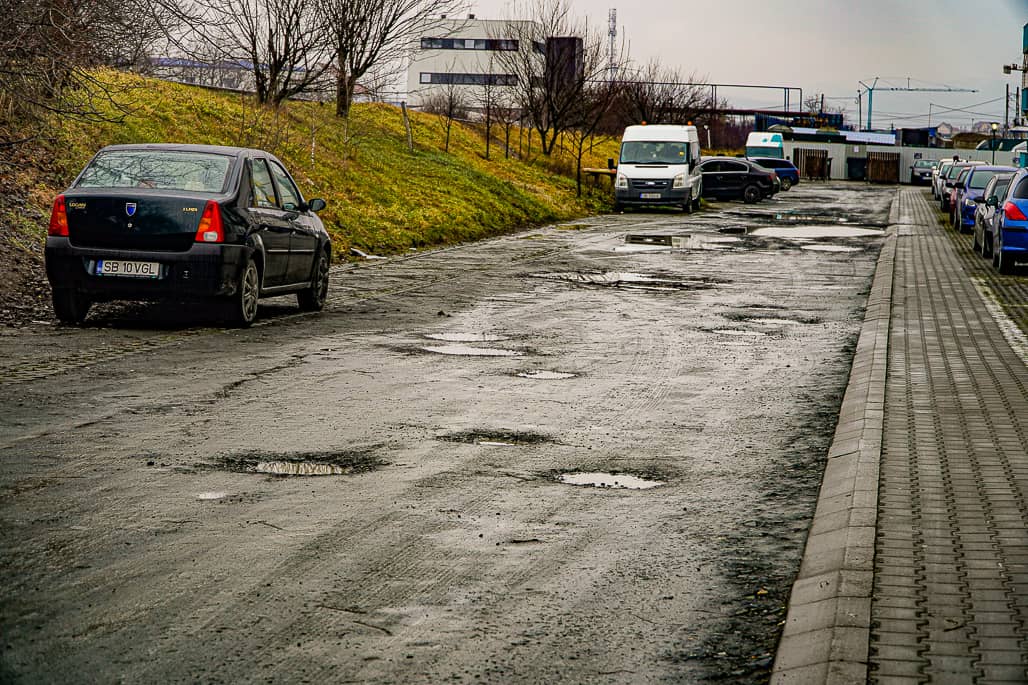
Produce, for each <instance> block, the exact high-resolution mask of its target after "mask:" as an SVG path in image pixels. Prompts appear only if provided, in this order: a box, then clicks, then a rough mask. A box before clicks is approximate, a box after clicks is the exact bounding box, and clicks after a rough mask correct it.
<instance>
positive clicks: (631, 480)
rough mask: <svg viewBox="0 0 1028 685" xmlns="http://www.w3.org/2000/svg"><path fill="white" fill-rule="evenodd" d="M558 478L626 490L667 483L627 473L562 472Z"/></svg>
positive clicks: (642, 488) (565, 481)
mask: <svg viewBox="0 0 1028 685" xmlns="http://www.w3.org/2000/svg"><path fill="white" fill-rule="evenodd" d="M557 480H559V481H560V482H561V483H565V484H567V485H581V486H586V487H592V488H611V489H625V490H649V489H650V488H656V487H659V486H661V485H665V483H664V481H661V480H647V479H645V478H640V477H638V476H633V475H630V474H627V473H562V474H560V476H558V477H557Z"/></svg>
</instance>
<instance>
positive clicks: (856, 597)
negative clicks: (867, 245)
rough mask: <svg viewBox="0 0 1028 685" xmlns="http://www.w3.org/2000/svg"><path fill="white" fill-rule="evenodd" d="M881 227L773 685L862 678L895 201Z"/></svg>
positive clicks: (865, 665)
mask: <svg viewBox="0 0 1028 685" xmlns="http://www.w3.org/2000/svg"><path fill="white" fill-rule="evenodd" d="M889 221H890V224H891V225H890V227H889V229H888V230H887V232H886V238H885V244H884V245H883V246H882V251H881V253H879V256H878V264H877V265H876V267H875V275H874V280H873V281H872V285H871V292H870V294H869V295H868V300H867V311H866V313H865V316H864V323H863V326H862V327H861V330H860V338H859V340H858V341H857V350H856V354H855V356H854V358H853V368H852V369H851V371H850V378H849V383H848V385H847V386H846V394H845V396H844V397H843V401H842V408H841V409H840V411H839V423H838V425H837V426H836V428H835V437H834V439H833V441H832V446H831V447H830V448H829V450H828V464H827V465H826V467H825V473H824V478H823V479H822V481H821V492H820V495H819V496H818V501H817V509H816V511H815V513H814V520H813V523H812V524H811V527H810V532H809V533H808V534H807V545H806V549H805V550H804V553H803V561H802V563H801V565H800V571H799V574H798V575H797V577H796V582H795V583H794V584H793V588H792V595H791V597H790V599H789V612H788V616H787V617H786V621H785V629H784V631H783V633H782V640H781V642H780V643H779V645H778V652H777V654H776V656H775V664H774V670H773V672H772V676H771V683H772V685H786V684H792V683H847V684H848V683H854V684H856V683H860V684H861V685H863V684H864V683H866V682H867V671H868V650H869V644H870V633H871V592H872V587H873V580H874V552H875V525H876V522H877V517H878V468H879V460H880V457H881V449H882V424H883V420H884V418H885V376H886V369H887V360H888V349H889V322H890V318H891V312H892V284H893V273H894V269H895V258H896V238H897V233H898V229H897V226H896V224H897V223H898V222H899V196H898V195H897V197H896V199H895V200H894V201H893V205H892V211H891V212H890V217H889Z"/></svg>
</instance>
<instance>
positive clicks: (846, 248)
mask: <svg viewBox="0 0 1028 685" xmlns="http://www.w3.org/2000/svg"><path fill="white" fill-rule="evenodd" d="M800 249H801V250H810V251H811V252H861V251H863V249H864V248H862V247H854V246H853V245H804V246H803V247H801V248H800Z"/></svg>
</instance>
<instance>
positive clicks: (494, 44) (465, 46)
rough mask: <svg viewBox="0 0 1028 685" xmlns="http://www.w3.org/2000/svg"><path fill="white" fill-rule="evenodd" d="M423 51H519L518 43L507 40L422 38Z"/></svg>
mask: <svg viewBox="0 0 1028 685" xmlns="http://www.w3.org/2000/svg"><path fill="white" fill-rule="evenodd" d="M421 49H422V50H489V51H492V52H513V51H515V50H517V49H518V42H517V41H516V40H510V39H507V38H422V39H421Z"/></svg>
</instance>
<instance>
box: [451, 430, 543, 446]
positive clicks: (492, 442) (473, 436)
mask: <svg viewBox="0 0 1028 685" xmlns="http://www.w3.org/2000/svg"><path fill="white" fill-rule="evenodd" d="M437 439H439V440H445V441H446V442H461V443H464V444H467V445H482V446H484V447H522V446H525V445H538V444H541V443H546V442H553V438H551V437H550V436H548V435H543V434H542V433H531V432H525V431H504V430H499V431H461V432H459V433H447V434H446V435H440V436H437Z"/></svg>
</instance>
